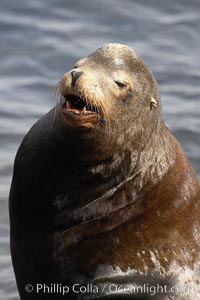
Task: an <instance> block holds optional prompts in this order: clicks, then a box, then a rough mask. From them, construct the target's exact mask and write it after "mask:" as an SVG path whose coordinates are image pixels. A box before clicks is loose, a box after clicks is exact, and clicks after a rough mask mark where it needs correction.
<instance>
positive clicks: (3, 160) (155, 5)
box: [0, 0, 200, 300]
mask: <svg viewBox="0 0 200 300" xmlns="http://www.w3.org/2000/svg"><path fill="white" fill-rule="evenodd" d="M199 33H200V1H199V0H190V1H188V0H173V1H160V0H123V1H122V0H84V1H81V0H76V1H75V0H31V1H27V0H18V1H12V0H0V299H3V300H7V299H12V300H17V299H18V294H17V290H16V284H15V279H14V274H13V270H12V265H11V259H10V250H9V218H8V194H9V187H10V183H11V176H12V170H13V162H14V157H15V154H16V151H17V148H18V146H19V144H20V143H21V141H22V139H23V137H24V135H25V134H26V133H27V131H28V129H29V128H30V127H31V126H32V125H33V124H34V122H35V121H36V120H37V119H38V118H40V116H42V115H43V114H45V113H46V112H47V111H48V110H49V109H50V108H51V107H52V106H53V105H54V103H55V99H54V93H55V87H56V84H57V82H58V81H59V80H60V78H61V76H62V75H63V74H64V73H65V72H66V70H68V69H70V68H71V67H72V66H73V63H74V62H75V61H76V60H77V59H79V58H81V57H84V56H86V55H88V54H89V53H91V52H93V51H94V50H95V49H96V48H97V47H99V46H101V45H102V44H103V43H106V42H119V43H123V44H127V45H129V46H130V47H132V48H134V49H135V51H136V52H137V53H138V54H139V55H140V56H141V57H142V58H143V59H144V61H145V62H146V63H147V65H148V66H149V67H150V69H151V71H152V72H153V74H154V75H155V77H156V79H157V81H158V83H159V87H160V92H161V96H162V102H163V112H164V119H165V122H166V124H167V126H168V127H169V128H170V129H171V131H172V132H173V133H174V134H175V136H176V137H177V138H178V139H179V141H180V142H181V144H182V145H183V147H184V149H185V151H186V154H187V156H188V157H189V159H190V161H191V162H192V164H193V166H194V168H195V170H196V171H197V173H198V175H200V151H199V147H200V130H199V128H200V58H199V55H200V36H199ZM27 200H28V199H27ZM24 263H26V262H24Z"/></svg>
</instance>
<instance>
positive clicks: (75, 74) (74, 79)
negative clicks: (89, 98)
mask: <svg viewBox="0 0 200 300" xmlns="http://www.w3.org/2000/svg"><path fill="white" fill-rule="evenodd" d="M82 74H83V72H76V71H72V72H71V75H72V86H73V87H74V86H75V83H76V80H77V79H78V78H79V77H80V76H81V75H82Z"/></svg>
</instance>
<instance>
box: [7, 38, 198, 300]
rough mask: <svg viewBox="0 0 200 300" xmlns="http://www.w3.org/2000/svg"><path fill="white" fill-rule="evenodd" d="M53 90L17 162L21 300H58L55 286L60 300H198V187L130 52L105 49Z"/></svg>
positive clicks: (13, 218) (15, 226)
mask: <svg viewBox="0 0 200 300" xmlns="http://www.w3.org/2000/svg"><path fill="white" fill-rule="evenodd" d="M59 91H60V94H61V101H60V102H59V103H58V104H57V105H56V107H55V108H53V109H52V110H51V111H50V112H49V113H47V114H46V115H45V116H43V117H42V118H41V119H40V120H39V121H38V122H37V123H36V124H35V125H34V126H33V127H32V128H31V130H30V131H29V132H28V134H27V135H26V137H25V138H24V140H23V142H22V144H21V146H20V148H19V150H18V153H17V156H16V159H15V165H14V174H13V180H12V186H11V191H10V222H11V253H12V260H13V265H14V271H15V275H16V280H17V285H18V289H19V293H20V296H21V299H22V300H24V299H46V298H48V299H54V300H55V299H63V297H64V296H63V295H62V293H61V290H62V289H61V287H62V286H65V287H66V294H65V297H66V298H67V299H94V298H98V297H100V298H99V299H107V297H108V298H110V297H111V298H112V299H126V297H129V298H130V299H149V298H148V297H150V296H151V295H153V292H152V290H154V292H155V293H154V298H155V299H179V300H180V299H197V298H198V297H199V295H200V291H198V276H199V265H200V259H199V250H200V234H199V228H200V184H199V181H198V178H197V176H196V174H195V172H194V170H193V169H192V167H191V165H190V163H189V162H188V160H187V158H186V156H185V154H184V152H183V150H182V148H181V146H180V144H179V143H178V142H177V140H176V139H175V137H174V136H173V135H172V134H171V133H170V131H169V130H168V128H167V127H166V125H165V124H164V121H163V116H162V108H161V101H160V94H159V90H158V87H157V83H156V80H155V78H154V77H153V75H152V74H151V72H150V71H149V69H148V67H147V66H146V65H145V63H144V62H143V61H142V59H141V58H139V57H138V56H137V55H136V53H135V52H134V51H133V50H132V49H130V48H129V47H128V46H125V45H121V44H105V45H103V46H102V47H101V48H99V49H97V50H96V51H95V52H94V53H92V54H91V55H89V56H88V57H86V58H83V59H81V60H80V61H78V62H77V63H76V64H75V66H74V67H73V69H71V70H70V71H69V72H67V73H66V74H65V75H64V76H63V78H62V80H61V82H60V84H59ZM27 284H29V286H28V288H27ZM30 284H31V285H32V288H31V291H30ZM38 284H46V289H44V288H42V287H41V286H40V287H41V289H39V290H37V288H38V286H37V285H38ZM54 284H59V286H57V288H56V287H55V286H53V285H54ZM88 284H89V285H90V284H91V285H92V286H89V287H88ZM158 285H159V286H160V289H159V287H158ZM80 286H82V289H81V287H80ZM138 286H141V287H143V288H141V290H139V291H136V290H135V288H136V287H138ZM164 286H165V290H164V291H163V290H161V287H162V288H163V289H164ZM187 286H188V288H189V289H190V292H189V293H186V291H185V290H184V291H183V289H184V287H185V288H186V287H187ZM48 288H49V289H48ZM58 288H60V289H58ZM150 288H151V291H150ZM172 288H173V289H172ZM32 289H33V291H32ZM155 289H156V290H155ZM27 290H29V292H27ZM58 290H59V291H58ZM140 296H141V297H142V298H139V297H140ZM151 299H152V297H151Z"/></svg>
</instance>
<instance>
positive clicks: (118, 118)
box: [60, 43, 162, 143]
mask: <svg viewBox="0 0 200 300" xmlns="http://www.w3.org/2000/svg"><path fill="white" fill-rule="evenodd" d="M60 92H61V95H62V98H63V99H64V104H62V114H63V116H64V119H65V121H66V123H67V125H68V126H70V127H71V128H75V129H78V130H85V129H87V130H88V129H89V131H90V132H91V129H92V131H93V132H98V134H100V135H101V134H102V133H104V137H106V136H107V137H108V136H110V137H111V136H115V137H116V136H117V137H118V141H121V142H122V143H123V142H124V139H123V136H126V135H130V134H131V136H132V138H133V135H134V134H135V138H136V136H137V137H142V136H144V135H145V138H146V137H148V136H151V134H152V132H153V131H155V130H158V129H159V127H160V124H161V120H162V112H161V103H160V95H159V91H158V88H157V83H156V80H155V79H154V77H153V75H152V74H151V72H150V71H149V69H148V68H147V66H146V65H145V64H144V62H143V61H142V59H141V58H139V57H138V56H137V55H136V53H135V52H134V51H133V50H132V49H131V48H129V47H128V46H125V45H121V44H116V43H110V44H105V45H103V46H102V47H100V48H99V49H97V50H96V51H95V52H94V53H92V54H90V55H89V56H87V57H85V58H83V59H80V60H79V61H78V62H77V63H75V65H74V67H73V68H72V69H71V70H70V71H68V72H67V73H66V74H64V76H63V78H62V80H61V83H60ZM126 140H127V139H126Z"/></svg>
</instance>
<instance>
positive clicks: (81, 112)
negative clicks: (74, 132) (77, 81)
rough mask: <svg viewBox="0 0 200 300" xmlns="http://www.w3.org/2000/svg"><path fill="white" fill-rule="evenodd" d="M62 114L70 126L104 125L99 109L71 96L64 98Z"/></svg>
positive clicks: (88, 102)
mask: <svg viewBox="0 0 200 300" xmlns="http://www.w3.org/2000/svg"><path fill="white" fill-rule="evenodd" d="M62 112H63V114H64V116H65V118H66V120H67V121H68V123H70V125H72V126H76V127H77V126H78V127H79V126H84V127H91V125H97V124H100V125H103V123H104V119H103V112H102V109H101V107H99V106H97V105H94V104H92V103H91V102H90V101H89V100H86V99H84V98H81V97H79V96H76V95H73V94H68V95H66V96H65V97H64V104H63V105H62Z"/></svg>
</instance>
